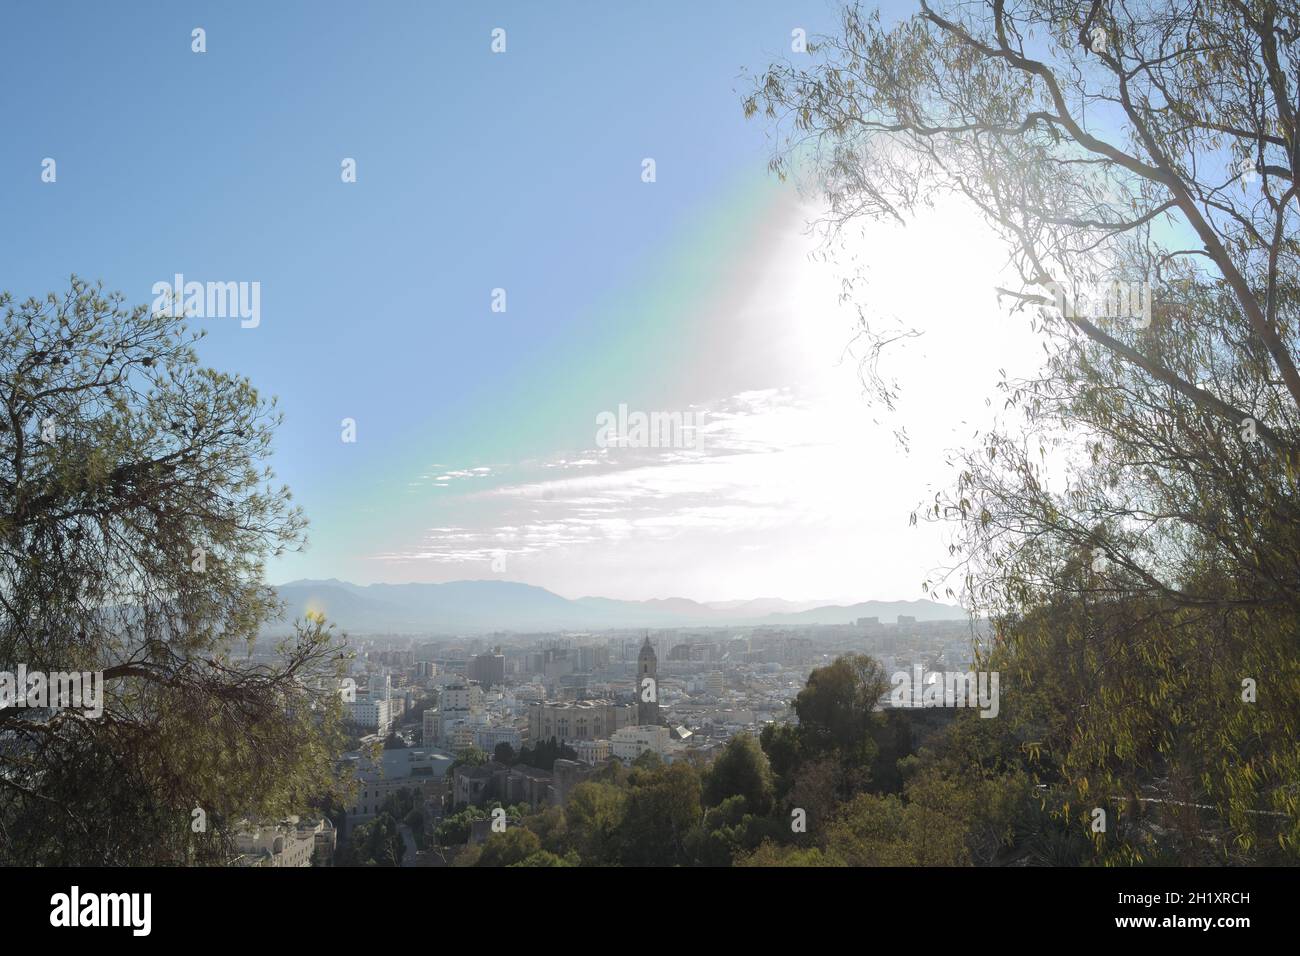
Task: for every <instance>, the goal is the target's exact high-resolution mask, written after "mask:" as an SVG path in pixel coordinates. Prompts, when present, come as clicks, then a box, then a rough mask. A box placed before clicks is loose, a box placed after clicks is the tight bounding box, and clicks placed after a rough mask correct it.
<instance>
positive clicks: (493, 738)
mask: <svg viewBox="0 0 1300 956" xmlns="http://www.w3.org/2000/svg"><path fill="white" fill-rule="evenodd" d="M498 744H509V745H510V747H511V749H513V750H514V751H515V753H518V752H519V749H520V744H521V735H520V733H519V730H518V729H517V728H515V727H505V726H500V725H498V726H495V727H479V728H477V729H476V730H475V732H474V746H476V747H478V749H479V750H483V751H486V752H487V753H492V751H494V750H496V749H497V745H498Z"/></svg>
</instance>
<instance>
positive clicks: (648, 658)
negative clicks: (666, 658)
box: [636, 634, 659, 726]
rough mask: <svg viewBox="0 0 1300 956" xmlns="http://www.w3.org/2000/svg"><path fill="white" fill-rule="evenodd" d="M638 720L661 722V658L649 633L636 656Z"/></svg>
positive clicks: (646, 722)
mask: <svg viewBox="0 0 1300 956" xmlns="http://www.w3.org/2000/svg"><path fill="white" fill-rule="evenodd" d="M636 722H637V723H638V724H654V725H655V726H658V724H659V660H658V658H657V657H655V649H654V648H653V647H651V646H650V635H649V634H647V635H646V636H645V643H644V644H642V645H641V652H640V653H639V654H637V656H636Z"/></svg>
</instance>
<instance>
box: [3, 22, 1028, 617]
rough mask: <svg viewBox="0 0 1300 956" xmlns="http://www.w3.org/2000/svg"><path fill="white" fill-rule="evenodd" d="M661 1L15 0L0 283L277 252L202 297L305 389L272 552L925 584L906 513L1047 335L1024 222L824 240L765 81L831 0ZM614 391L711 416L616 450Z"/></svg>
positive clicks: (385, 574) (337, 558)
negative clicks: (496, 32) (674, 442)
mask: <svg viewBox="0 0 1300 956" xmlns="http://www.w3.org/2000/svg"><path fill="white" fill-rule="evenodd" d="M703 6H707V9H701V7H703ZM671 7H672V4H667V5H664V4H655V5H644V6H643V5H631V4H628V5H624V4H616V5H615V4H611V5H596V4H589V3H579V2H574V3H567V4H566V3H548V4H545V5H538V4H525V3H516V4H496V5H493V4H481V5H480V4H473V5H460V4H449V3H442V4H434V3H415V2H411V3H386V4H383V5H382V6H372V5H352V4H316V3H312V4H308V3H299V4H275V5H269V4H253V3H235V4H221V5H216V4H212V5H202V4H199V5H194V6H186V7H185V8H183V9H182V8H179V7H177V6H175V5H171V4H161V3H159V4H153V5H149V4H115V5H105V4H99V3H95V4H91V3H70V4H60V5H59V6H58V7H57V8H53V9H40V12H39V15H37V12H36V11H37V9H38V8H37V7H36V6H35V5H24V6H22V7H15V6H9V7H6V8H5V10H4V11H3V13H0V70H3V71H4V73H5V76H4V77H3V79H4V83H3V88H4V89H5V90H6V93H5V94H3V95H4V96H5V97H6V101H5V115H6V119H7V121H8V124H7V126H8V130H9V135H7V136H6V138H5V141H4V142H3V143H0V202H2V203H3V205H4V208H5V210H6V217H5V218H6V221H7V223H8V228H6V229H5V230H4V233H3V237H2V238H0V286H2V287H3V288H5V289H8V290H10V291H12V292H14V293H15V295H17V296H19V297H26V296H27V295H29V294H39V293H43V292H45V291H48V290H50V289H57V288H59V287H60V286H61V285H63V284H64V283H65V282H66V277H67V276H68V274H69V273H72V272H76V273H78V274H80V275H82V276H83V277H87V278H92V279H93V278H102V279H103V280H104V281H105V283H106V284H107V285H109V286H110V287H114V288H120V289H122V290H123V291H124V292H126V293H127V295H128V297H129V298H130V299H131V300H132V301H135V302H141V303H144V302H148V301H150V300H151V298H152V297H151V295H150V289H151V287H152V285H153V283H155V282H157V281H159V280H167V281H170V279H171V277H172V276H173V275H174V274H175V273H178V272H180V273H184V274H185V276H186V278H187V279H197V280H200V281H206V280H212V281H259V282H260V283H261V286H262V319H261V323H260V325H259V326H258V327H257V328H248V329H243V328H240V327H239V323H238V321H237V320H232V319H203V320H201V321H199V322H198V324H199V325H201V326H202V327H204V328H206V329H208V331H209V333H210V334H209V337H208V339H206V340H205V342H204V343H203V346H202V349H201V355H202V358H203V359H204V361H206V362H208V363H210V364H212V365H214V366H215V367H218V368H222V369H226V370H229V371H236V372H239V373H242V374H245V375H248V376H249V377H250V378H251V379H252V380H253V382H254V384H256V385H257V386H258V387H259V388H260V389H261V390H262V391H263V392H264V393H266V394H271V395H276V396H278V397H279V399H280V403H281V407H282V409H283V411H284V413H285V423H284V426H283V427H282V429H281V431H280V433H279V436H278V439H277V451H276V456H275V458H274V460H273V461H272V462H271V464H272V465H273V467H274V468H275V470H276V472H277V475H278V477H279V478H280V479H282V480H283V481H285V482H287V483H288V484H289V485H290V486H291V487H292V489H293V490H294V493H295V498H296V501H297V503H298V504H300V505H301V506H302V507H303V508H304V510H305V511H306V513H307V516H308V518H309V519H310V521H311V529H310V544H309V547H308V548H307V550H306V551H305V552H303V553H302V554H298V555H292V556H290V557H288V558H285V559H283V560H280V561H277V562H276V563H274V564H273V565H272V566H271V567H270V568H269V569H268V574H269V577H270V579H271V580H272V581H273V582H282V581H287V580H291V579H297V578H304V577H310V578H328V577H337V578H342V579H346V580H350V581H354V582H357V583H362V584H365V583H370V582H379V581H385V582H394V583H396V582H407V581H448V580H457V579H464V578H487V577H500V578H505V579H509V580H517V581H524V582H527V583H531V584H536V585H540V586H543V587H547V588H550V589H551V590H554V591H556V592H557V593H559V594H562V595H565V596H568V597H577V596H581V595H602V596H606V597H618V598H633V599H644V598H654V597H669V596H680V597H689V598H695V599H698V600H730V599H743V598H755V597H782V598H787V599H790V600H828V601H857V600H865V599H869V598H880V599H904V598H915V597H919V596H921V582H922V580H923V579H924V578H925V576H926V575H927V574H928V573H929V572H930V571H931V570H932V569H933V568H935V567H937V566H940V565H942V564H943V563H944V559H945V555H946V550H945V547H944V540H943V537H942V534H943V532H942V530H941V529H938V528H934V527H926V526H921V527H918V528H909V526H908V515H909V513H910V512H911V510H912V509H913V507H914V506H915V505H916V504H917V503H918V502H919V501H920V500H921V499H922V498H924V497H926V496H927V493H928V494H930V495H932V494H933V490H934V489H937V488H939V487H943V486H946V485H947V484H948V483H949V482H950V481H951V479H952V477H953V473H952V471H951V470H950V469H949V468H948V466H947V465H946V464H945V452H946V451H947V450H949V449H953V448H957V447H961V446H962V445H963V444H965V443H968V442H969V440H970V438H971V436H972V434H973V433H974V431H975V430H976V428H982V427H986V426H987V425H988V424H989V423H990V422H991V420H992V415H993V414H994V411H995V410H996V408H997V403H996V402H995V404H994V407H993V408H989V407H986V405H985V398H986V397H991V396H992V395H993V394H994V385H995V383H996V381H997V380H998V369H999V368H1004V369H1007V370H1008V371H1013V372H1014V371H1017V370H1019V371H1028V370H1030V369H1031V368H1032V367H1033V366H1034V363H1035V362H1036V356H1037V355H1038V354H1041V353H1040V352H1037V351H1036V350H1037V349H1038V346H1037V344H1036V342H1034V341H1033V340H1032V339H1031V338H1030V336H1029V334H1028V330H1027V328H1026V320H1025V319H1024V318H1023V317H1018V318H1006V317H1003V316H1002V315H1001V313H1000V310H999V308H998V305H997V301H996V297H995V294H994V288H995V287H996V286H997V285H998V284H999V281H1001V276H1000V273H1001V268H1002V266H1003V259H1002V255H1001V250H1000V247H999V246H998V245H997V244H996V243H995V242H994V241H993V240H992V239H991V237H990V235H989V234H988V233H987V232H985V231H984V230H983V227H981V226H980V225H979V224H978V223H976V222H975V221H974V220H973V219H972V218H971V217H969V216H968V215H967V214H966V213H965V212H964V211H963V210H962V209H960V208H952V207H940V208H938V209H936V210H935V211H934V212H933V213H931V214H927V216H926V217H925V218H924V219H923V220H921V221H918V222H916V223H914V224H913V225H911V226H910V227H908V228H906V229H901V228H899V227H897V226H872V227H870V228H868V229H866V230H865V231H864V234H863V235H861V236H854V237H852V238H849V239H846V240H845V241H846V243H847V247H846V248H836V249H834V250H833V252H832V254H831V255H830V256H829V257H827V256H819V255H815V253H816V252H817V251H818V250H819V249H821V248H823V247H822V246H821V244H820V240H819V239H818V237H816V236H814V235H810V234H809V233H808V231H807V229H806V228H805V226H806V223H807V222H808V221H809V220H810V219H812V218H814V217H815V216H816V215H817V213H818V209H817V205H816V197H815V196H811V195H801V194H800V193H799V192H798V191H797V190H796V189H795V188H794V187H793V186H792V185H790V184H782V183H778V182H776V181H775V180H774V179H772V178H771V177H770V176H769V175H768V174H767V172H766V170H765V164H766V161H767V158H768V144H767V142H766V129H765V128H764V126H763V125H762V124H761V123H759V122H757V121H747V120H745V119H744V118H743V116H742V113H741V109H740V98H741V93H742V91H743V90H744V89H746V88H747V83H746V81H745V79H744V78H743V77H742V75H741V73H742V70H743V69H744V68H749V69H750V70H759V69H761V68H762V67H763V66H764V65H765V64H766V63H767V62H769V61H770V60H771V59H772V58H773V57H777V56H783V55H785V52H786V51H788V49H789V47H788V44H789V36H790V31H791V30H792V29H793V28H795V27H802V28H804V29H807V30H808V32H809V33H815V32H817V31H818V30H824V29H828V28H829V27H831V26H832V24H833V22H834V19H833V16H834V7H833V5H832V4H828V3H822V2H815V3H807V4H799V3H791V2H753V0H746V2H739V0H737V2H731V3H716V4H708V5H697V4H690V5H682V7H681V12H680V14H679V15H671V9H670V8H671ZM899 9H900V10H906V11H909V12H910V10H911V9H912V7H911V5H910V4H903V5H899ZM377 11H382V12H381V13H378V15H376V13H377ZM195 26H202V27H204V28H205V29H206V31H207V45H208V52H207V53H204V54H195V53H192V52H191V49H190V43H191V40H190V31H191V29H192V28H193V27H195ZM494 27H502V28H504V29H506V31H507V52H505V53H504V54H493V53H491V51H490V49H489V44H490V33H491V30H492V29H493V28H494ZM20 89H21V90H22V91H23V92H22V95H18V90H20ZM45 157H53V158H55V159H57V161H58V180H57V182H56V183H53V184H50V183H42V182H41V181H40V172H41V161H42V159H43V158H45ZM345 157H351V158H355V159H356V161H357V169H358V181H357V182H356V183H353V184H345V183H342V182H341V181H340V162H341V160H342V159H343V158H345ZM646 157H651V158H653V159H654V160H655V162H656V166H657V169H656V172H657V180H656V181H655V182H653V183H645V182H643V181H642V178H641V172H642V160H643V159H644V158H646ZM20 227H21V228H20ZM859 265H860V266H862V267H864V268H865V276H866V280H867V281H866V284H865V285H864V286H861V287H859V292H858V293H857V295H858V297H859V298H858V302H859V303H860V304H862V305H863V306H864V307H865V308H867V309H869V310H870V311H871V313H872V314H874V315H878V316H885V317H890V316H892V317H896V318H897V319H898V320H899V321H901V322H904V323H908V324H912V325H915V326H917V327H918V328H920V329H922V330H924V333H925V334H924V335H923V336H922V337H921V338H919V339H914V340H910V341H908V342H906V343H903V345H902V346H900V348H899V349H898V350H896V351H894V352H891V353H889V354H887V356H886V360H885V361H886V362H887V366H886V367H887V370H888V371H889V372H890V373H891V374H892V375H894V376H895V377H897V378H898V379H899V380H900V381H901V383H902V386H903V397H902V401H901V403H900V405H899V408H898V409H897V411H896V412H894V413H892V414H890V413H887V412H886V411H885V410H884V409H881V408H877V407H872V406H870V405H869V404H868V403H867V402H866V400H865V398H864V396H863V394H862V388H861V385H860V382H859V379H858V367H857V362H856V360H855V358H854V354H853V352H852V350H851V349H850V346H851V343H852V340H853V336H854V331H855V324H856V312H855V311H854V309H853V307H852V305H851V304H844V303H841V301H840V293H841V290H842V286H841V282H842V280H843V279H844V278H846V276H848V275H851V274H853V273H854V272H855V271H856V270H857V268H858V267H859ZM495 288H504V289H505V290H506V292H507V303H508V305H507V311H506V312H505V313H496V312H493V311H492V310H491V308H490V303H491V295H492V290H493V289H495ZM859 354H860V350H859ZM620 404H625V405H627V406H628V407H629V408H630V409H633V410H642V411H645V412H651V411H683V412H685V411H691V412H702V413H703V414H704V416H705V418H704V420H705V422H706V426H705V428H704V430H703V434H704V440H703V442H702V446H703V447H702V448H700V449H614V450H609V449H600V448H597V445H596V417H597V415H599V414H600V413H602V412H607V411H616V410H617V409H618V407H619V405H620ZM344 418H352V419H355V421H356V423H357V441H356V442H355V443H345V442H343V441H342V440H341V437H340V436H341V422H342V420H343V419H344ZM901 426H905V427H906V428H907V431H908V434H909V435H910V437H911V439H912V441H911V447H910V451H906V452H905V451H904V450H903V449H902V448H900V447H899V445H898V444H897V443H896V441H895V439H894V434H893V432H894V429H895V428H898V427H901ZM494 559H495V563H494Z"/></svg>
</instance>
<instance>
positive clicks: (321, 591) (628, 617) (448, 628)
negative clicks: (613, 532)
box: [273, 579, 967, 634]
mask: <svg viewBox="0 0 1300 956" xmlns="http://www.w3.org/2000/svg"><path fill="white" fill-rule="evenodd" d="M276 590H277V592H278V593H279V596H280V599H281V600H282V601H284V602H285V605H286V611H285V615H284V617H283V618H282V619H281V620H280V621H279V622H278V624H277V626H276V627H275V628H273V629H274V630H286V629H288V628H289V626H290V623H291V622H292V621H293V620H296V619H298V618H301V617H303V616H304V615H305V614H306V613H307V612H308V611H318V612H320V613H322V614H324V615H325V617H326V618H327V619H328V620H329V621H331V622H332V623H333V624H335V626H337V627H338V628H340V629H341V630H345V631H352V632H356V633H376V632H390V633H396V634H403V633H482V632H487V631H552V630H595V629H598V628H621V627H627V628H638V627H690V626H704V625H737V626H740V625H749V626H753V625H761V624H768V625H774V626H780V625H807V624H850V623H852V622H853V621H855V620H857V619H858V618H860V617H878V618H880V620H881V621H882V622H883V623H892V622H893V621H894V620H896V619H897V617H898V615H899V614H904V615H911V616H913V617H915V618H916V619H917V620H918V621H952V620H964V619H965V618H966V616H967V615H966V611H965V610H963V609H962V608H959V607H954V606H953V605H950V604H939V603H936V602H934V601H864V602H862V603H860V604H850V605H847V606H840V605H825V606H819V607H807V606H805V605H801V604H797V603H794V602H788V601H782V600H780V599H776V598H760V599H756V600H753V601H728V602H723V603H721V604H701V603H699V602H697V601H691V600H688V599H686V598H667V599H657V600H651V601H620V600H615V599H613V598H601V597H584V598H578V599H577V600H570V599H568V598H563V597H560V596H559V595H558V594H555V593H553V592H551V591H548V590H546V589H545V588H539V587H534V586H533V585H531V584H520V583H518V582H515V581H496V580H491V581H452V582H450V583H447V584H370V585H365V586H362V585H357V584H351V583H349V582H347V581H339V580H335V579H330V580H325V581H305V580H304V581H292V582H290V583H288V584H283V585H280V586H279V587H278V588H276ZM778 608H787V609H788V610H774V609H778ZM796 608H797V609H796Z"/></svg>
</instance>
